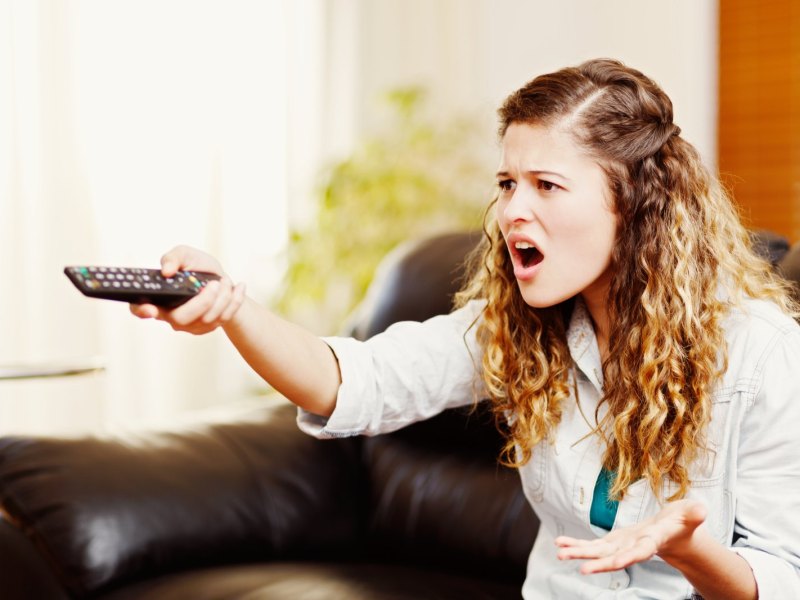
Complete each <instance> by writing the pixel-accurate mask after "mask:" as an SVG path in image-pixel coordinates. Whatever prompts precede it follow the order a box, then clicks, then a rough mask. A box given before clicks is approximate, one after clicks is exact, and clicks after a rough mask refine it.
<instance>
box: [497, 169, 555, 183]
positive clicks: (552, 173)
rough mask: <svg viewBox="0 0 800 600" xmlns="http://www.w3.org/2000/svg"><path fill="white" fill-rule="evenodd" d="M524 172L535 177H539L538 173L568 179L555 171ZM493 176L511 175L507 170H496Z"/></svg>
mask: <svg viewBox="0 0 800 600" xmlns="http://www.w3.org/2000/svg"><path fill="white" fill-rule="evenodd" d="M525 173H527V174H528V175H536V176H537V177H539V176H540V175H555V176H556V177H559V178H561V179H563V180H564V181H570V178H569V177H565V176H564V175H562V174H561V173H556V172H555V171H537V170H531V171H525ZM495 177H497V178H498V179H506V178H509V177H511V173H509V172H508V171H498V172H497V174H496V175H495Z"/></svg>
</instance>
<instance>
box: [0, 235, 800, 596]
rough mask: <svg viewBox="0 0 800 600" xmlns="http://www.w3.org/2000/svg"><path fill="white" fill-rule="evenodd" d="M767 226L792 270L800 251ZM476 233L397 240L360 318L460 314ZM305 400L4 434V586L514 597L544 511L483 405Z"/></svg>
mask: <svg viewBox="0 0 800 600" xmlns="http://www.w3.org/2000/svg"><path fill="white" fill-rule="evenodd" d="M757 239H758V247H759V248H760V249H761V250H762V251H763V252H764V254H765V255H766V256H768V257H769V258H770V260H771V261H772V263H773V264H774V265H776V266H777V267H778V268H780V269H782V270H783V271H784V272H785V273H787V275H792V274H794V275H795V279H796V272H797V270H798V265H800V248H798V247H795V248H792V249H791V251H789V252H788V253H787V250H788V244H787V243H786V240H784V239H783V238H780V237H779V236H772V235H769V234H764V233H762V234H760V235H759V236H758V238H757ZM476 241H477V237H476V236H475V235H470V234H453V235H444V236H439V237H436V238H432V239H429V240H424V241H422V242H418V243H415V244H410V245H407V246H404V247H403V248H401V249H400V250H398V251H397V252H395V253H394V254H393V255H391V256H390V257H389V258H387V260H386V261H385V262H384V265H383V268H382V269H381V271H380V274H379V276H378V278H377V279H376V282H375V284H374V285H373V287H372V289H371V291H370V294H369V296H368V299H367V301H365V303H364V305H363V306H362V308H361V310H359V311H358V312H357V314H356V318H355V319H354V320H353V322H352V323H351V325H350V333H351V334H352V335H355V336H356V337H360V338H366V337H369V336H370V335H373V334H375V333H377V332H379V331H381V330H383V329H384V328H385V327H386V326H388V325H389V324H390V323H392V322H394V321H397V320H404V319H412V320H422V319H425V318H426V317H428V316H431V315H434V314H439V313H442V312H447V311H448V310H449V306H450V299H451V295H452V293H453V291H454V290H455V289H456V288H457V287H458V280H459V277H460V276H461V267H460V265H461V262H462V259H463V257H464V256H465V255H466V254H467V253H468V251H469V250H470V249H471V248H472V247H474V245H475V243H476ZM295 415H296V412H295V409H294V407H293V406H291V405H289V404H288V403H287V402H286V401H284V400H281V399H279V398H274V399H272V400H269V401H265V402H264V405H263V406H261V407H259V408H258V409H257V410H254V411H250V412H248V413H247V414H244V415H236V416H234V417H231V418H226V419H217V420H215V421H213V422H202V423H197V424H194V425H192V426H188V427H184V428H181V429H180V430H174V431H168V432H141V433H137V434H131V435H128V436H125V437H113V438H111V437H91V438H82V439H66V438H64V439H59V438H42V437H5V438H2V439H0V510H2V513H3V518H2V519H0V598H3V599H4V600H19V599H36V600H39V599H54V600H55V599H65V598H102V599H104V600H123V599H125V600H128V599H133V598H146V599H148V600H151V599H152V600H167V599H169V600H173V599H174V600H178V599H192V600H211V599H229V598H230V599H248V600H252V599H266V600H269V599H274V598H281V599H283V598H292V599H295V598H296V599H301V600H314V599H326V600H337V599H345V598H346V599H348V600H360V599H375V598H381V599H384V598H386V599H398V600H399V599H406V598H415V599H416V598H441V599H448V598H458V599H460V600H464V599H471V598H474V599H478V598H487V599H488V598H500V599H503V598H519V596H520V588H521V585H522V580H523V578H524V572H525V564H526V561H527V557H528V553H529V551H530V548H531V545H532V543H533V540H534V538H535V535H536V531H537V528H538V521H537V520H536V517H535V516H534V514H533V512H532V511H531V509H530V507H529V506H528V504H527V502H526V500H525V498H524V497H523V494H522V490H521V488H520V484H519V480H518V477H517V475H516V474H515V473H513V472H511V471H509V470H507V469H505V468H503V467H500V466H498V465H497V462H496V457H497V454H498V451H499V447H500V440H499V436H498V434H497V432H496V430H495V428H494V425H493V423H492V419H491V418H490V416H489V415H488V411H487V410H486V409H485V408H484V407H482V406H481V405H479V406H478V408H477V409H475V410H474V411H467V410H455V411H448V412H446V413H444V414H442V415H439V416H438V417H436V418H434V419H431V420H429V421H426V422H423V423H418V424H416V425H412V426H410V427H408V428H406V429H404V430H401V431H398V432H396V433H393V434H390V435H384V436H378V437H375V438H351V439H338V440H329V441H319V440H315V439H313V438H310V437H308V436H306V435H304V434H302V433H300V432H299V431H298V429H297V427H296V425H295Z"/></svg>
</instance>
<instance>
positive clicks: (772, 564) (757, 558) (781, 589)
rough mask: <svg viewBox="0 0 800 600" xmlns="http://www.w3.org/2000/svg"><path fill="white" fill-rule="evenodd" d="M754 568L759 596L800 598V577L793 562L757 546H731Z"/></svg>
mask: <svg viewBox="0 0 800 600" xmlns="http://www.w3.org/2000/svg"><path fill="white" fill-rule="evenodd" d="M731 550H733V551H734V552H736V553H737V554H738V555H739V556H741V557H742V558H743V559H745V560H746V561H747V563H748V564H749V565H750V568H751V569H752V570H753V577H755V580H756V586H757V587H758V597H759V598H800V577H798V572H797V569H795V568H794V567H793V566H792V565H791V564H789V563H788V562H786V561H785V560H783V559H782V558H779V557H777V556H774V555H772V554H769V553H767V552H763V551H761V550H756V549H755V548H741V547H738V548H737V547H734V548H731Z"/></svg>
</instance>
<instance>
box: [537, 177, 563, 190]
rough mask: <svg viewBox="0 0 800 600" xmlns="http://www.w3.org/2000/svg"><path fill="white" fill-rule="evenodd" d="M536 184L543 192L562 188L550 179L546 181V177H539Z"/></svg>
mask: <svg viewBox="0 0 800 600" xmlns="http://www.w3.org/2000/svg"><path fill="white" fill-rule="evenodd" d="M537 185H538V187H539V189H540V190H542V191H545V192H555V191H557V190H560V189H562V188H561V186H560V185H558V184H555V183H553V182H552V181H547V180H546V179H540V180H539V182H538V184H537Z"/></svg>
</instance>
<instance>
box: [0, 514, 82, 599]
mask: <svg viewBox="0 0 800 600" xmlns="http://www.w3.org/2000/svg"><path fill="white" fill-rule="evenodd" d="M0 581H2V582H3V600H29V599H30V598H48V599H50V600H68V596H67V594H66V592H65V591H64V590H63V589H62V588H61V584H60V583H59V582H58V581H57V580H56V578H55V576H54V575H53V573H52V572H51V570H50V565H49V564H48V563H47V562H46V561H45V560H44V558H43V557H42V556H41V555H40V554H39V552H37V550H36V547H35V546H34V545H33V543H32V542H31V540H29V539H28V538H27V537H26V536H25V535H24V534H23V533H22V532H21V531H20V530H19V529H17V528H16V527H14V526H13V525H11V524H10V523H9V522H8V521H6V520H5V519H2V518H0Z"/></svg>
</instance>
